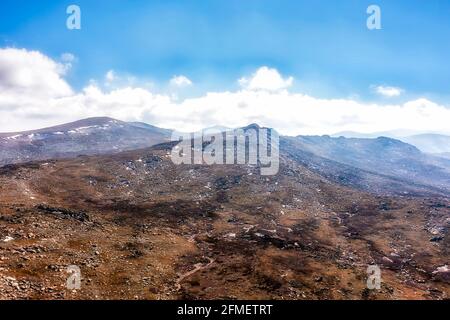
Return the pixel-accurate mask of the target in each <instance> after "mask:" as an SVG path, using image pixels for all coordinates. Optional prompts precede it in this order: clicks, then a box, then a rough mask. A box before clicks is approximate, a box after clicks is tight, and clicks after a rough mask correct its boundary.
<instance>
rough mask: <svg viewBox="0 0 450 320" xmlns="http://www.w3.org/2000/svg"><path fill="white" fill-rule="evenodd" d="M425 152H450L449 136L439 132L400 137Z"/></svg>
mask: <svg viewBox="0 0 450 320" xmlns="http://www.w3.org/2000/svg"><path fill="white" fill-rule="evenodd" d="M401 140H402V141H404V142H406V143H409V144H412V145H414V146H416V147H417V148H419V149H420V150H421V151H423V152H426V153H445V152H450V136H445V135H441V134H419V135H414V136H409V137H404V138H401Z"/></svg>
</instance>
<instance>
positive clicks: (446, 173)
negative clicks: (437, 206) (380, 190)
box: [285, 136, 450, 190]
mask: <svg viewBox="0 0 450 320" xmlns="http://www.w3.org/2000/svg"><path fill="white" fill-rule="evenodd" d="M285 139H288V140H289V141H290V146H292V147H294V148H296V149H297V150H298V151H300V150H301V151H306V152H309V153H311V154H314V155H315V156H318V157H321V158H324V159H328V160H332V161H334V162H339V163H342V164H345V165H349V166H352V167H354V168H358V169H362V170H365V171H367V172H372V173H376V174H378V175H384V176H389V177H394V178H399V179H402V180H405V181H411V182H413V183H419V184H424V185H429V186H433V187H437V188H441V189H446V190H450V160H448V159H444V158H436V157H433V156H429V155H427V154H424V153H422V152H421V151H420V150H419V149H417V148H416V147H414V146H412V145H409V144H407V143H404V142H402V141H400V140H396V139H391V138H386V137H380V138H376V139H357V138H344V137H340V138H332V137H330V136H298V137H296V138H285Z"/></svg>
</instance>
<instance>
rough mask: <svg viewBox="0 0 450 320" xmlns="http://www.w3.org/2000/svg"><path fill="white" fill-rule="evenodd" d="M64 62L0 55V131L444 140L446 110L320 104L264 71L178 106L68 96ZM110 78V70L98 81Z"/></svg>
mask: <svg viewBox="0 0 450 320" xmlns="http://www.w3.org/2000/svg"><path fill="white" fill-rule="evenodd" d="M68 57H70V56H66V57H65V59H62V61H60V62H59V61H55V60H52V59H50V58H49V57H47V56H45V55H44V54H42V53H40V52H37V51H27V50H24V49H21V50H20V49H12V48H7V49H0V131H1V132H6V131H18V130H25V129H32V128H40V127H43V126H50V125H55V124H59V123H64V122H68V121H74V120H78V119H81V118H86V117H93V116H110V117H113V118H117V119H120V120H124V121H145V122H148V123H151V124H154V125H157V126H160V127H166V128H176V129H178V130H183V131H192V130H199V129H201V128H204V127H210V126H214V125H223V126H227V127H237V126H243V125H247V124H249V123H253V122H257V123H259V124H261V125H264V126H270V127H274V128H276V129H277V130H278V131H280V132H281V133H282V134H289V135H297V134H332V133H335V132H340V131H358V132H365V133H368V132H378V131H388V130H400V129H404V130H412V131H423V132H441V133H450V132H449V131H450V129H449V125H448V124H449V123H450V109H449V108H446V107H445V106H442V105H439V104H437V103H434V102H432V101H430V100H427V99H425V98H421V99H417V100H413V101H408V102H406V103H403V104H383V105H382V104H367V103H360V102H357V101H354V100H351V99H320V98H317V97H312V96H308V95H305V94H302V93H298V92H291V91H290V89H289V88H290V87H291V86H292V84H293V81H294V79H293V78H292V77H284V76H282V75H281V74H280V73H279V72H278V71H277V70H276V69H271V68H268V67H261V68H259V69H258V70H256V71H255V72H254V73H253V74H251V75H249V76H245V77H243V78H241V79H239V80H238V81H239V84H240V85H241V88H240V89H238V90H236V91H223V92H208V93H205V94H204V95H202V96H200V97H196V98H188V99H184V100H182V101H178V100H176V99H175V98H174V97H173V96H172V95H168V94H163V93H157V92H152V91H151V90H150V89H148V88H147V87H140V86H138V85H134V84H124V85H123V86H121V87H112V88H111V87H108V86H101V85H100V84H99V83H98V82H96V81H91V83H90V84H88V85H87V86H86V87H85V88H83V89H82V90H81V91H79V92H74V90H73V89H72V88H71V86H70V84H69V83H68V82H67V81H66V80H65V78H64V76H65V75H66V73H67V72H68V67H67V63H71V62H72V61H73V60H74V59H75V58H74V57H73V56H72V57H70V58H68ZM68 60H69V61H68ZM115 77H116V75H115V74H114V73H113V72H112V71H111V73H108V74H107V75H106V77H105V78H104V79H103V80H102V81H105V82H108V81H112V80H114V79H115ZM172 80H173V85H175V86H185V85H190V86H192V85H193V84H192V82H191V81H190V80H189V79H188V78H187V77H186V76H177V77H175V78H173V79H172ZM187 80H188V81H187ZM170 82H172V81H170V80H169V83H170ZM105 88H106V89H105Z"/></svg>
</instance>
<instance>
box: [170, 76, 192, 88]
mask: <svg viewBox="0 0 450 320" xmlns="http://www.w3.org/2000/svg"><path fill="white" fill-rule="evenodd" d="M170 85H172V86H174V87H189V86H191V85H192V81H191V80H190V79H189V78H188V77H186V76H183V75H180V76H173V78H172V79H170Z"/></svg>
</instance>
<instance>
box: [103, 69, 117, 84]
mask: <svg viewBox="0 0 450 320" xmlns="http://www.w3.org/2000/svg"><path fill="white" fill-rule="evenodd" d="M105 79H106V81H107V82H113V81H114V80H116V79H117V76H116V73H115V72H114V70H109V71H108V72H107V73H106V75H105Z"/></svg>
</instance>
